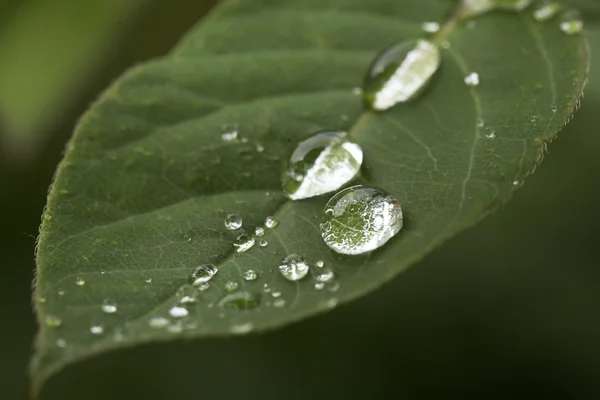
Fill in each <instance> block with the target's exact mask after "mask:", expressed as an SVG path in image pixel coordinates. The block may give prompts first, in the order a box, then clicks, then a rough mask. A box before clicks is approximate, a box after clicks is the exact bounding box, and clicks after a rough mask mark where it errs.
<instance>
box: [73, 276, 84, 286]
mask: <svg viewBox="0 0 600 400" xmlns="http://www.w3.org/2000/svg"><path fill="white" fill-rule="evenodd" d="M75 284H76V285H77V286H83V285H85V279H83V278H82V277H78V278H77V279H75Z"/></svg>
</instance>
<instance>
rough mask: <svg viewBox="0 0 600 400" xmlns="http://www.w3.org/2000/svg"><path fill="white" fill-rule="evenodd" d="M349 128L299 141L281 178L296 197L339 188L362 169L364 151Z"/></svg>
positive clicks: (314, 194)
mask: <svg viewBox="0 0 600 400" xmlns="http://www.w3.org/2000/svg"><path fill="white" fill-rule="evenodd" d="M347 138H348V135H347V134H346V133H345V132H321V133H318V134H316V135H314V136H312V137H310V138H308V139H306V140H304V141H302V142H300V143H299V144H298V146H297V147H296V149H295V150H294V152H293V153H292V155H291V157H290V160H289V163H288V165H287V167H286V168H285V170H284V172H283V174H282V177H281V180H282V186H283V191H284V193H285V195H286V196H287V197H289V198H290V199H292V200H300V199H307V198H309V197H314V196H319V195H321V194H324V193H328V192H332V191H334V190H337V189H339V188H340V187H341V186H342V185H344V184H345V183H347V182H349V181H350V180H351V179H352V178H354V176H355V175H356V174H357V173H358V171H359V170H360V166H361V165H362V160H363V153H362V149H361V148H360V146H359V145H357V144H355V143H352V142H350V141H348V139H347Z"/></svg>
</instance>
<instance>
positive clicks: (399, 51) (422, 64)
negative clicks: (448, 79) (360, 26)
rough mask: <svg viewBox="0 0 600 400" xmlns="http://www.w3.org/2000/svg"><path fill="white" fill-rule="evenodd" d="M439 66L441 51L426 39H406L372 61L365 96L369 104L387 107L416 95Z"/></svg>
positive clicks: (373, 107) (376, 107) (380, 109)
mask: <svg viewBox="0 0 600 400" xmlns="http://www.w3.org/2000/svg"><path fill="white" fill-rule="evenodd" d="M439 66H440V52H439V50H438V48H437V46H435V45H434V44H432V43H430V42H428V41H426V40H417V41H406V42H400V43H398V44H395V45H393V46H392V47H390V48H388V49H387V50H384V51H383V52H382V53H381V54H380V55H379V56H378V57H377V58H376V59H375V61H374V62H373V64H371V67H370V68H369V73H368V75H367V78H366V81H365V88H364V97H365V103H366V104H367V106H368V107H369V108H372V109H374V110H377V111H383V110H387V109H388V108H390V107H392V106H394V105H395V104H397V103H400V102H404V101H407V100H410V99H411V98H413V97H415V96H416V95H417V94H418V93H420V91H421V90H422V89H423V88H424V87H425V86H426V85H427V83H428V82H429V81H430V80H431V77H432V76H433V74H434V73H435V72H436V71H437V69H438V67H439Z"/></svg>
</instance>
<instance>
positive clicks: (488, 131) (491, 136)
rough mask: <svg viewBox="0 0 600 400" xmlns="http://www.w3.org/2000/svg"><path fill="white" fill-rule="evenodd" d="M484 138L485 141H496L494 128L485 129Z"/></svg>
mask: <svg viewBox="0 0 600 400" xmlns="http://www.w3.org/2000/svg"><path fill="white" fill-rule="evenodd" d="M485 137H486V138H487V139H496V130H495V129H494V128H490V127H487V128H485Z"/></svg>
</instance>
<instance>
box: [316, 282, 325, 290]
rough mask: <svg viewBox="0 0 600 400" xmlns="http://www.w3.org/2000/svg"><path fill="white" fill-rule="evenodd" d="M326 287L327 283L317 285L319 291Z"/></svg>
mask: <svg viewBox="0 0 600 400" xmlns="http://www.w3.org/2000/svg"><path fill="white" fill-rule="evenodd" d="M324 287H325V283H323V282H317V283H315V289H317V290H322V289H323V288H324Z"/></svg>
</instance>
